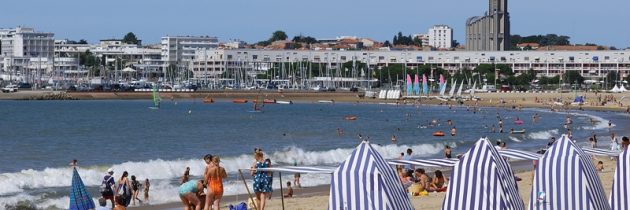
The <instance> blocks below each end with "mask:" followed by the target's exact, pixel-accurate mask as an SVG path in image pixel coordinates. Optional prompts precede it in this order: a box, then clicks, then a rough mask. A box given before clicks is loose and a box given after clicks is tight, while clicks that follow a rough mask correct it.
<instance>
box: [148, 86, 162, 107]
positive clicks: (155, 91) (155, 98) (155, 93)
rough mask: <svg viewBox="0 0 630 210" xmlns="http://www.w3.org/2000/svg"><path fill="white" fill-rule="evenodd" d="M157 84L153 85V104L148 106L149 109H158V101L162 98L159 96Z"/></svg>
mask: <svg viewBox="0 0 630 210" xmlns="http://www.w3.org/2000/svg"><path fill="white" fill-rule="evenodd" d="M157 87H158V85H157V84H154V85H153V106H152V107H149V109H160V102H161V101H162V99H161V98H160V92H158V88H157Z"/></svg>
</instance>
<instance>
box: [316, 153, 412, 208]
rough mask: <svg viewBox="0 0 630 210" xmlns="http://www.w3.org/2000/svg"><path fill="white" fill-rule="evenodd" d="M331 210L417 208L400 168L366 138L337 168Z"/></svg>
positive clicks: (333, 178) (332, 184)
mask: <svg viewBox="0 0 630 210" xmlns="http://www.w3.org/2000/svg"><path fill="white" fill-rule="evenodd" d="M328 209H330V210H339V209H343V210H359V209H361V210H368V209H383V210H387V209H391V210H393V209H396V210H398V209H400V210H406V209H413V207H412V206H411V202H410V201H409V197H408V196H407V193H406V192H405V189H404V188H403V187H402V184H401V183H400V180H399V178H398V176H397V175H396V171H395V170H394V169H393V167H391V166H390V165H389V164H387V161H385V159H383V157H382V156H381V155H380V154H379V153H378V152H377V151H376V150H374V148H372V146H371V145H370V144H369V143H368V142H367V141H364V142H362V143H361V144H360V145H359V146H358V147H357V148H356V149H355V150H354V152H352V154H351V155H350V156H349V157H348V158H347V159H346V160H345V161H344V162H343V163H341V165H339V167H338V168H337V169H336V170H335V171H334V173H333V175H332V178H331V181H330V199H329V202H328Z"/></svg>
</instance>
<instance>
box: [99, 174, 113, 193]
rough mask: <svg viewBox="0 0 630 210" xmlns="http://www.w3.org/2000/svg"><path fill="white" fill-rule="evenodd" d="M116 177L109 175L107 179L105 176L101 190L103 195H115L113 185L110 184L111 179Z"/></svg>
mask: <svg viewBox="0 0 630 210" xmlns="http://www.w3.org/2000/svg"><path fill="white" fill-rule="evenodd" d="M113 178H114V177H111V176H110V177H109V179H105V177H103V182H101V187H100V191H101V195H103V196H112V195H114V191H113V190H112V186H111V185H110V184H109V181H110V180H112V179H113Z"/></svg>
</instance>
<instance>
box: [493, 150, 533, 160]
mask: <svg viewBox="0 0 630 210" xmlns="http://www.w3.org/2000/svg"><path fill="white" fill-rule="evenodd" d="M499 154H501V156H503V157H507V158H510V159H515V160H538V158H540V157H542V155H540V154H537V153H534V152H526V151H521V150H514V149H506V150H499Z"/></svg>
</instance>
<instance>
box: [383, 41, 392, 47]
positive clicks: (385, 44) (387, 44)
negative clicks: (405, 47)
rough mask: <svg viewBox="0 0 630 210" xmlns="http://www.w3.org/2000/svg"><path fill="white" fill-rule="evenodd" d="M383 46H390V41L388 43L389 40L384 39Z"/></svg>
mask: <svg viewBox="0 0 630 210" xmlns="http://www.w3.org/2000/svg"><path fill="white" fill-rule="evenodd" d="M383 46H384V47H392V43H389V40H386V41H385V42H384V43H383Z"/></svg>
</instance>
